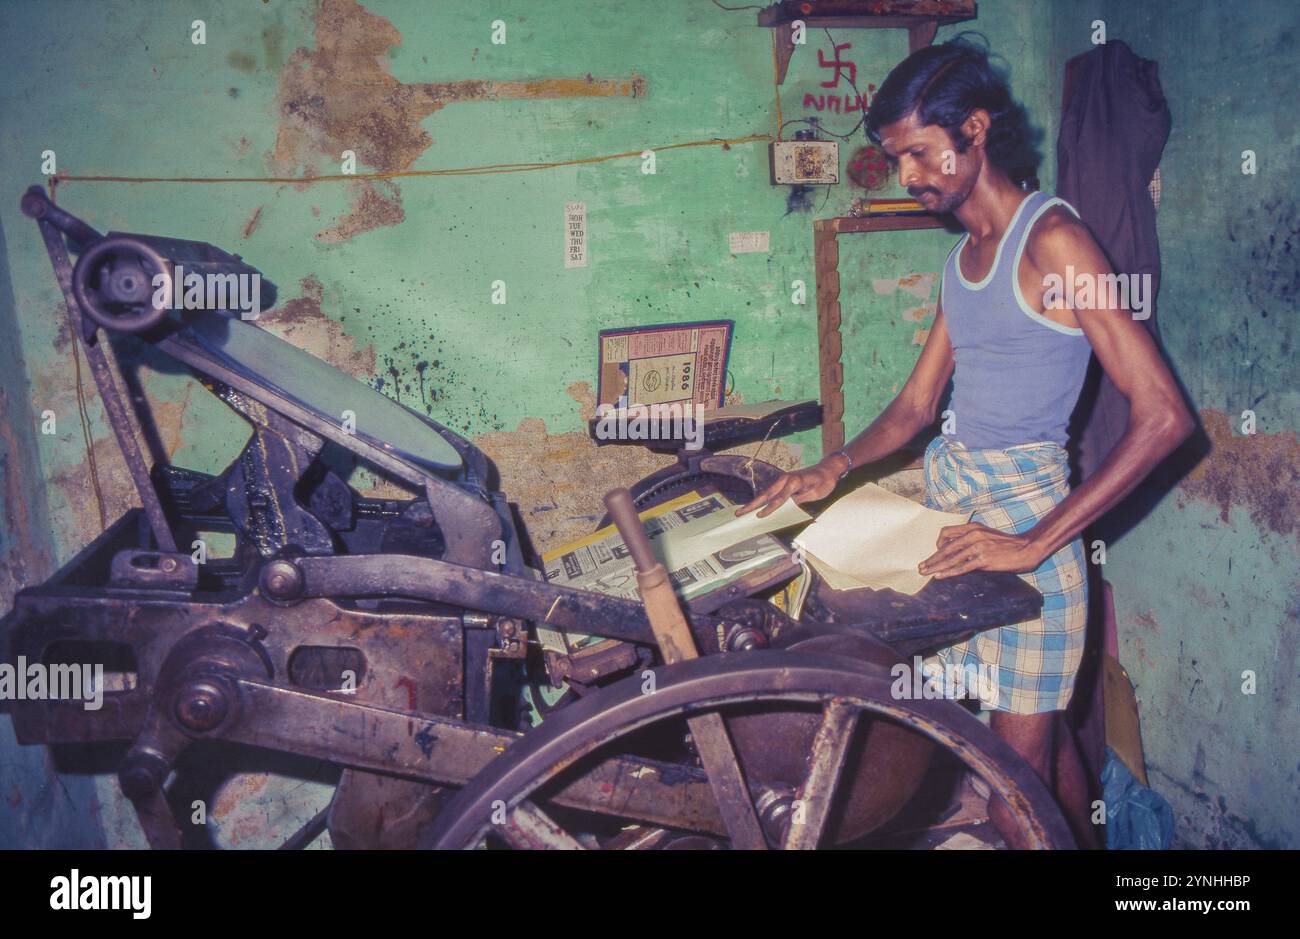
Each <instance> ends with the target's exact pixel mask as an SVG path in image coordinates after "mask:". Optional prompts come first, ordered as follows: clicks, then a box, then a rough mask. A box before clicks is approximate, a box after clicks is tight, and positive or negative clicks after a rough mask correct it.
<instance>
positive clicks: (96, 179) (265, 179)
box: [56, 134, 772, 185]
mask: <svg viewBox="0 0 1300 939" xmlns="http://www.w3.org/2000/svg"><path fill="white" fill-rule="evenodd" d="M771 139H772V137H771V135H770V134H750V135H749V136H747V137H730V138H722V137H714V138H712V139H710V140H691V141H688V142H686V143H673V144H667V145H665V146H662V147H644V148H642V149H641V150H629V151H627V152H626V153H611V154H607V155H605V156H594V157H584V158H583V159H580V160H563V161H560V162H555V163H495V164H491V165H488V166H467V167H459V168H456V169H446V170H393V171H391V172H386V173H352V174H345V173H335V174H330V175H324V176H230V177H224V176H90V175H71V174H68V175H65V174H62V173H60V174H59V175H58V176H57V177H56V179H57V180H58V181H59V182H82V183H279V184H295V185H296V184H301V183H325V182H350V181H353V180H358V179H399V178H403V177H408V176H477V175H483V174H485V173H526V172H530V171H532V170H547V169H555V168H557V167H561V166H579V165H582V164H586V163H603V162H606V161H608V160H620V159H624V158H626V157H639V156H640V155H641V154H642V153H644V152H645V151H646V150H653V151H655V152H663V151H665V150H679V149H682V148H684V147H710V146H715V145H719V144H721V145H723V146H730V145H731V144H737V143H752V142H754V141H758V140H771Z"/></svg>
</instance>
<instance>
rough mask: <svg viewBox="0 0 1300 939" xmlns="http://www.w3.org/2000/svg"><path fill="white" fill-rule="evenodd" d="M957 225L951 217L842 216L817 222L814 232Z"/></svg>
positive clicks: (834, 232) (868, 230)
mask: <svg viewBox="0 0 1300 939" xmlns="http://www.w3.org/2000/svg"><path fill="white" fill-rule="evenodd" d="M955 224H956V223H955V222H953V221H952V216H950V215H864V216H858V215H840V216H837V217H835V218H819V219H817V220H815V221H814V222H813V231H815V232H830V233H832V234H835V235H845V234H851V233H853V232H873V231H921V230H923V229H926V228H949V227H952V226H953V225H955Z"/></svg>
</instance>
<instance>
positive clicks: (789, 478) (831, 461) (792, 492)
mask: <svg viewBox="0 0 1300 939" xmlns="http://www.w3.org/2000/svg"><path fill="white" fill-rule="evenodd" d="M847 465H848V461H847V460H845V459H844V457H842V456H838V455H836V456H832V457H830V458H828V459H826V460H822V461H821V462H820V463H818V464H816V465H815V466H810V467H808V468H807V469H801V470H795V471H794V472H793V473H782V474H781V476H780V477H778V478H777V480H776V482H774V483H772V485H770V486H768V487H767V488H766V489H764V490H763V491H762V492H760V493H759V494H758V495H756V496H755V497H754V499H753V501H752V502H747V503H746V504H745V505H743V506H741V507H740V509H739V510H738V511H737V512H736V514H737V515H745V514H747V513H749V512H752V511H754V509H760V511H759V513H758V517H759V518H766V517H767V516H769V515H771V514H772V513H773V512H775V511H776V510H777V509H778V508H780V507H781V504H782V503H783V502H785V500H786V499H794V501H795V503H796V504H798V503H800V502H816V501H817V500H818V499H825V498H826V497H827V496H829V495H830V494H831V493H832V492H834V491H835V485H836V483H838V482H839V481H840V473H842V472H843V471H844V470H845V469H846V468H847Z"/></svg>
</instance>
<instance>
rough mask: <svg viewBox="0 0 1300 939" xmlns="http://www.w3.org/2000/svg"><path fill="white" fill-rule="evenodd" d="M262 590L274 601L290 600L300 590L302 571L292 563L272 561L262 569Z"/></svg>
mask: <svg viewBox="0 0 1300 939" xmlns="http://www.w3.org/2000/svg"><path fill="white" fill-rule="evenodd" d="M262 589H263V590H265V591H266V593H267V594H268V595H269V596H271V597H272V598H274V599H276V600H291V599H293V598H294V597H296V596H297V595H298V593H299V591H301V590H302V571H300V570H298V568H297V566H296V565H295V564H294V563H293V562H292V561H285V560H283V559H282V560H279V561H272V562H271V563H270V564H268V565H266V567H264V568H263V569H262Z"/></svg>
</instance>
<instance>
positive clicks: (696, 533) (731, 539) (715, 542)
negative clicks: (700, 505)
mask: <svg viewBox="0 0 1300 939" xmlns="http://www.w3.org/2000/svg"><path fill="white" fill-rule="evenodd" d="M734 513H735V509H724V510H723V511H721V512H717V513H715V514H714V515H709V516H705V517H704V518H702V519H700V520H699V521H696V522H691V523H689V524H687V525H683V526H682V527H681V528H678V529H676V530H675V531H673V532H671V533H670V536H669V537H666V538H663V539H661V542H662V548H663V550H662V554H663V561H664V563H665V564H667V565H668V569H669V570H677V569H678V568H681V567H685V566H686V565H687V564H693V563H694V562H696V561H698V560H700V559H701V558H706V557H708V556H709V555H710V554H714V553H716V552H718V551H722V550H724V549H726V548H730V547H731V546H732V545H738V544H740V543H742V542H745V541H749V540H751V539H753V538H757V537H758V536H759V535H765V534H767V533H768V532H773V531H780V530H781V529H782V528H789V527H791V526H792V525H802V524H803V523H804V522H811V521H812V516H811V515H809V514H808V513H807V512H805V511H804V510H803V509H801V508H799V506H797V505H795V503H794V502H793V501H792V500H790V499H787V500H785V502H784V503H782V504H781V507H780V508H778V509H777V510H776V511H775V512H773V513H772V514H771V515H768V516H767V517H766V518H759V517H758V513H757V512H750V513H749V514H748V515H741V516H739V517H737V516H736V515H735V514H734ZM728 516H730V517H728ZM719 517H720V518H721V519H722V522H721V524H719V522H718V518H719Z"/></svg>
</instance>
